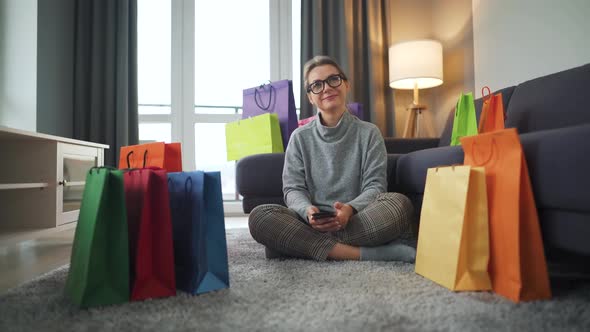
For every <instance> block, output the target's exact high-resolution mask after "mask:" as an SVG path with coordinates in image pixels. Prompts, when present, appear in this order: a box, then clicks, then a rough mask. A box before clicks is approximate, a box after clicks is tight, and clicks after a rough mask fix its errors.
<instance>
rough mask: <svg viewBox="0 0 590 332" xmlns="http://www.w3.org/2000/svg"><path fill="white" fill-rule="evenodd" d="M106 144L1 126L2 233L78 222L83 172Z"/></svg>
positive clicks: (99, 162) (99, 160)
mask: <svg viewBox="0 0 590 332" xmlns="http://www.w3.org/2000/svg"><path fill="white" fill-rule="evenodd" d="M104 149H108V145H103V144H97V143H90V142H84V141H79V140H73V139H68V138H63V137H57V136H51V135H45V134H39V133H32V132H27V131H22V130H17V129H12V128H7V127H1V126H0V158H1V160H0V232H14V231H19V230H27V229H45V228H54V227H57V226H60V225H63V224H66V223H71V222H75V221H77V220H78V214H79V208H80V203H81V200H82V193H83V191H84V182H85V180H86V173H87V172H88V170H89V169H90V168H91V167H94V166H102V165H103V164H104Z"/></svg>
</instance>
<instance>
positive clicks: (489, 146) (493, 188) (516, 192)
mask: <svg viewBox="0 0 590 332" xmlns="http://www.w3.org/2000/svg"><path fill="white" fill-rule="evenodd" d="M461 145H462V146H463V150H464V151H465V160H464V162H465V165H471V166H484V167H485V172H486V182H487V192H488V211H489V226H490V227H489V232H490V262H489V264H488V272H489V273H490V278H491V280H492V288H493V290H494V292H496V293H498V294H500V295H502V296H504V297H507V298H509V299H511V300H512V301H515V302H519V301H531V300H542V299H549V298H550V297H551V290H550V285H549V275H548V272H547V263H546V261H545V253H544V249H543V239H542V237H541V228H540V226H539V216H538V214H537V208H536V206H535V200H534V197H533V191H532V188H531V181H530V178H529V172H528V168H527V164H526V160H525V158H524V154H523V151H522V146H521V144H520V140H519V138H518V134H517V132H516V129H514V128H510V129H504V130H500V131H494V132H491V133H486V134H479V135H476V136H466V137H462V138H461Z"/></svg>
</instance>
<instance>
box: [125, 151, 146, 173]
mask: <svg viewBox="0 0 590 332" xmlns="http://www.w3.org/2000/svg"><path fill="white" fill-rule="evenodd" d="M147 153H148V150H147V149H145V151H144V152H143V168H145V165H146V161H147ZM132 154H133V150H131V151H129V153H127V157H126V159H127V168H128V169H131V162H130V161H129V157H131V155H132Z"/></svg>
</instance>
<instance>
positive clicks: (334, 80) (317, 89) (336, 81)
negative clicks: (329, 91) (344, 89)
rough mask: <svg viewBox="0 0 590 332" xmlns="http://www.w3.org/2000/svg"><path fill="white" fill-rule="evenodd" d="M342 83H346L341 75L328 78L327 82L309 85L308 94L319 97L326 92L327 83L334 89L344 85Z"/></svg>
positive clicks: (316, 82)
mask: <svg viewBox="0 0 590 332" xmlns="http://www.w3.org/2000/svg"><path fill="white" fill-rule="evenodd" d="M342 81H344V78H343V77H342V75H340V74H336V75H332V76H328V78H326V79H325V80H317V81H315V82H313V83H311V84H310V85H308V86H307V92H312V93H314V94H316V95H317V94H320V93H321V92H322V91H324V87H325V85H324V84H325V83H328V85H329V86H330V87H332V88H337V87H339V86H341V85H342Z"/></svg>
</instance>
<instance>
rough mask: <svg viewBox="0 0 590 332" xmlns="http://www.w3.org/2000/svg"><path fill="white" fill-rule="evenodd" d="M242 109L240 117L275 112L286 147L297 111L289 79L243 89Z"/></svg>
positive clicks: (295, 122)
mask: <svg viewBox="0 0 590 332" xmlns="http://www.w3.org/2000/svg"><path fill="white" fill-rule="evenodd" d="M242 109H243V112H242V119H247V118H250V117H254V116H257V115H261V114H264V113H276V114H277V115H278V116H279V124H280V126H281V135H282V137H283V146H284V148H285V149H286V148H287V143H289V137H291V133H292V132H293V130H295V129H297V113H296V112H295V97H294V96H293V82H291V80H282V81H276V82H271V83H269V84H263V85H261V86H257V87H254V88H250V89H245V90H244V100H243V104H242Z"/></svg>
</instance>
